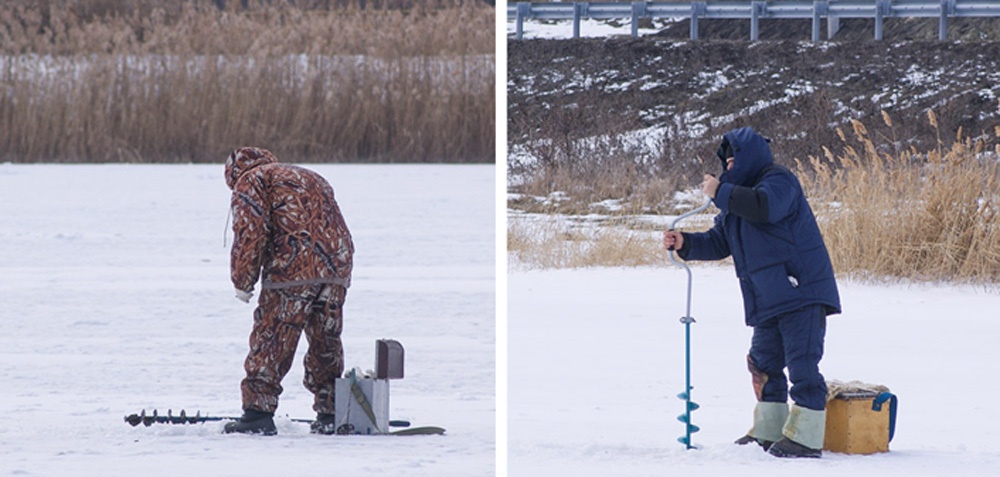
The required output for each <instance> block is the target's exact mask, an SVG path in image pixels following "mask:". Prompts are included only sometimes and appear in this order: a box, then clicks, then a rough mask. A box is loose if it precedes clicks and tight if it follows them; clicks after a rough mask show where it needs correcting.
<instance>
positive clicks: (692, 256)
mask: <svg viewBox="0 0 1000 477" xmlns="http://www.w3.org/2000/svg"><path fill="white" fill-rule="evenodd" d="M681 235H683V236H684V245H683V246H682V247H681V248H680V250H678V251H677V255H679V256H680V257H681V258H683V259H684V260H722V259H723V258H726V257H728V256H729V254H730V251H729V242H727V241H726V233H725V230H723V228H722V214H719V215H717V216H715V225H714V226H712V228H711V229H708V230H706V231H705V232H701V233H687V232H681Z"/></svg>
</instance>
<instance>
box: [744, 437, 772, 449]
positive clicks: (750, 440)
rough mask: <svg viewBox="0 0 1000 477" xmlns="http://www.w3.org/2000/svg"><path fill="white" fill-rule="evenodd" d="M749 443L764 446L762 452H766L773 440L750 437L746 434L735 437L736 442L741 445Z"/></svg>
mask: <svg viewBox="0 0 1000 477" xmlns="http://www.w3.org/2000/svg"><path fill="white" fill-rule="evenodd" d="M750 443H754V444H757V445H759V446H761V447H763V448H764V452H767V451H768V449H770V448H771V445H773V444H774V442H771V441H765V440H763V439H758V438H756V437H751V436H750V435H746V436H743V437H741V438H739V439H736V444H739V445H741V446H745V445H747V444H750Z"/></svg>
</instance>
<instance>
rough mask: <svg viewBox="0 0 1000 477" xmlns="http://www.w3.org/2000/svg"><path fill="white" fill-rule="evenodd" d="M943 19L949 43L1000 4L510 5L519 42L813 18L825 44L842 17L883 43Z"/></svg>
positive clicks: (994, 13)
mask: <svg viewBox="0 0 1000 477" xmlns="http://www.w3.org/2000/svg"><path fill="white" fill-rule="evenodd" d="M935 17H936V18H938V19H939V22H938V39H939V40H941V41H944V40H946V39H947V38H948V19H949V18H957V17H1000V0H875V1H872V0H867V1H864V0H829V1H801V0H792V1H771V2H766V1H720V2H631V3H624V2H575V3H532V2H517V3H508V4H507V19H508V20H514V21H515V22H516V34H515V35H516V38H517V39H518V40H521V39H523V37H524V20H525V19H528V18H537V19H543V20H573V37H574V38H578V37H579V36H580V21H581V20H582V19H584V18H591V19H623V18H631V20H632V36H639V19H641V18H680V19H683V18H689V19H690V20H691V39H692V40H697V39H698V22H699V20H701V19H716V18H728V19H746V20H750V40H751V41H756V40H757V39H758V36H759V32H760V28H759V26H760V19H761V18H794V19H812V41H813V42H818V41H819V39H820V20H821V19H823V18H826V19H827V26H828V37H833V35H834V34H835V33H836V32H837V30H838V29H839V20H840V19H841V18H870V19H874V20H875V39H876V40H881V39H882V24H883V21H884V19H885V18H935Z"/></svg>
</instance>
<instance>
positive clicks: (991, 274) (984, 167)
mask: <svg viewBox="0 0 1000 477" xmlns="http://www.w3.org/2000/svg"><path fill="white" fill-rule="evenodd" d="M883 118H884V121H885V123H886V125H887V126H889V127H890V128H891V127H892V120H891V119H890V117H889V115H888V114H885V113H883ZM928 121H929V122H930V123H931V125H932V126H933V127H935V128H937V118H936V117H935V115H934V112H933V111H929V112H928ZM838 133H839V135H840V137H841V139H842V141H843V144H842V146H843V152H841V153H839V154H833V153H832V152H830V150H829V149H826V151H825V152H826V158H825V159H827V161H823V160H820V158H815V157H813V158H810V160H809V161H807V162H800V163H799V164H798V168H797V169H798V174H799V176H800V177H801V178H802V179H803V187H804V188H805V189H806V192H807V194H808V195H809V197H810V203H811V204H812V205H813V208H814V209H815V211H816V215H817V217H818V218H819V220H820V227H821V228H822V230H823V237H824V239H825V240H826V244H827V247H828V248H829V250H830V254H831V257H832V258H833V262H834V268H835V269H836V270H837V271H838V272H840V273H846V274H849V275H852V276H855V277H858V278H863V279H872V280H883V279H886V278H903V279H908V280H919V281H924V280H931V281H933V280H955V281H961V282H972V283H997V282H1000V215H998V214H1000V159H998V158H1000V146H994V147H993V148H992V149H990V148H988V144H989V143H990V142H995V138H989V137H980V138H978V139H971V138H968V137H963V135H962V132H961V131H959V132H958V134H957V137H956V138H955V139H954V141H953V142H952V143H951V145H950V146H948V145H947V144H946V143H945V142H944V140H941V139H939V143H938V144H939V145H938V147H937V148H936V149H933V150H930V151H917V150H915V149H913V148H904V147H902V146H900V145H899V144H900V143H898V142H894V141H893V142H891V143H890V144H886V143H885V142H882V141H876V140H873V138H872V137H871V136H870V135H869V134H868V131H867V129H866V128H865V126H864V125H863V124H861V123H858V122H854V123H853V137H851V138H848V137H847V135H845V134H844V133H843V131H839V130H838ZM995 137H996V138H1000V127H997V129H996V131H995ZM991 139H993V141H991ZM831 164H833V165H832V166H831Z"/></svg>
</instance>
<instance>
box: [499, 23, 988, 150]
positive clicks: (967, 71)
mask: <svg viewBox="0 0 1000 477" xmlns="http://www.w3.org/2000/svg"><path fill="white" fill-rule="evenodd" d="M681 23H683V22H681ZM709 23H710V22H705V25H708V24H709ZM743 23H745V22H743ZM805 27H806V28H805V30H803V31H802V32H798V33H802V34H804V39H808V26H807V25H806V26H805ZM676 28H677V29H679V30H683V28H686V23H684V25H681V24H677V25H676ZM887 28H888V26H887ZM900 28H901V26H900ZM863 30H864V29H863V28H862V29H860V30H859V29H857V28H856V29H854V30H853V31H855V33H853V34H855V35H863V34H865V33H864V32H863ZM930 30H931V32H932V34H934V35H936V33H933V32H934V30H933V28H931V29H930ZM684 31H686V30H684ZM766 31H767V30H766V29H765V28H763V27H762V29H761V34H762V35H761V36H762V38H765V37H766V36H765V32H766ZM850 31H852V30H848V31H847V33H844V35H848V34H850ZM857 31H862V32H861V33H857ZM919 31H922V32H926V31H927V28H924V29H923V30H919ZM674 33H678V32H674ZM711 33H712V31H708V32H706V35H709V36H711V35H710V34H711ZM736 33H737V34H741V33H746V34H747V35H748V33H749V32H748V31H747V32H736ZM786 33H788V32H786ZM791 33H795V32H791ZM791 33H789V34H791ZM867 34H870V32H869V33H867ZM956 34H957V33H956ZM886 39H887V40H886V41H881V42H876V41H872V40H870V39H858V40H855V41H838V42H821V43H818V44H813V43H810V42H808V41H793V40H787V39H786V40H765V41H759V42H754V43H751V42H748V41H745V40H735V39H733V40H719V39H716V40H700V41H686V40H679V39H675V38H670V35H669V32H665V33H664V35H662V36H651V37H642V38H638V39H635V38H631V37H614V38H608V39H577V40H526V41H515V40H511V41H509V42H508V58H509V59H508V71H509V73H508V74H509V77H508V83H507V91H508V122H509V131H508V132H509V137H508V140H509V142H510V143H511V144H526V143H529V142H531V141H537V140H538V139H540V138H545V137H562V138H566V137H573V138H584V137H589V136H594V135H600V134H607V133H620V132H626V131H632V130H639V129H643V128H649V129H650V130H653V131H661V130H662V131H663V132H662V135H663V136H664V137H663V139H664V144H665V146H664V151H662V154H668V155H669V154H694V155H701V156H703V157H704V156H705V154H706V153H707V152H709V151H714V148H713V146H714V145H715V144H716V143H717V141H718V137H720V135H721V134H722V133H723V132H724V131H726V130H728V129H731V128H733V127H737V126H742V125H751V126H754V127H755V128H757V129H759V130H761V131H762V132H763V133H765V134H767V135H770V136H772V137H774V138H775V139H776V141H775V149H776V151H775V152H776V153H778V154H779V155H780V157H782V158H783V160H784V161H786V162H787V161H788V160H790V159H791V158H793V157H798V158H805V157H807V156H808V155H820V154H821V153H822V150H821V146H823V145H827V146H830V147H831V149H834V150H835V151H836V150H837V148H838V147H839V145H840V143H841V142H840V140H839V139H838V137H837V135H836V128H837V127H844V126H847V125H849V121H850V120H851V119H859V120H861V121H862V122H863V123H864V124H865V125H866V126H867V127H868V130H869V131H870V132H871V133H872V136H873V137H883V138H886V140H887V141H891V140H892V138H896V140H895V142H896V143H897V145H902V146H908V145H915V146H917V147H918V148H926V147H929V146H934V145H935V144H936V143H937V141H938V138H939V137H940V138H941V140H942V141H943V142H944V143H945V145H948V144H950V143H951V141H952V140H953V139H954V137H955V135H956V133H957V132H958V131H959V128H961V130H962V132H963V134H964V135H965V136H971V137H980V138H984V139H986V140H987V141H989V142H990V144H991V146H990V147H991V148H992V143H993V142H995V136H994V127H995V126H996V125H997V124H998V113H997V110H998V104H997V97H998V95H1000V68H998V66H1000V42H992V41H991V42H975V43H973V42H956V41H949V42H938V41H935V40H907V41H894V40H891V39H890V34H889V31H888V30H887V33H886ZM928 110H933V111H934V113H935V115H936V117H937V119H938V123H939V126H940V127H939V128H934V127H932V126H931V124H930V121H929V120H928ZM883 111H884V112H885V113H887V114H888V116H889V118H890V119H891V121H892V123H893V127H892V128H890V127H888V126H887V125H886V124H885V122H884V121H883V115H882V112H883ZM845 132H847V133H848V134H850V132H849V128H845ZM667 159H668V160H669V158H667Z"/></svg>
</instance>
